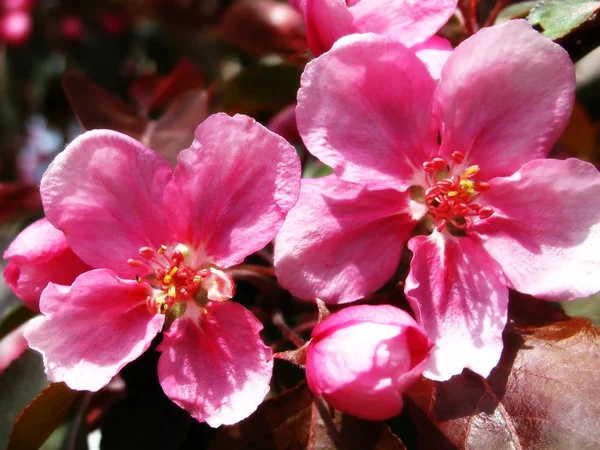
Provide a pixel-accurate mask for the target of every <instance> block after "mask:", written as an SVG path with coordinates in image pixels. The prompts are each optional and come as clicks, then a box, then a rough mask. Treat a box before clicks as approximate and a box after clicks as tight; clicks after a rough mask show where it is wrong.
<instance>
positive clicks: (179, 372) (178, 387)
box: [158, 302, 273, 427]
mask: <svg viewBox="0 0 600 450" xmlns="http://www.w3.org/2000/svg"><path fill="white" fill-rule="evenodd" d="M190 307H193V304H188V310H189V309H190ZM193 316H195V317H193ZM198 319H199V322H198ZM261 329H262V324H261V323H260V322H259V321H258V319H256V317H254V316H253V315H252V313H250V311H248V310H247V309H245V308H244V307H243V306H241V305H239V304H237V303H233V302H224V303H220V302H210V303H209V304H208V305H207V306H206V312H204V313H201V312H200V310H199V309H196V311H195V313H194V314H193V315H192V316H191V317H190V311H186V314H185V316H184V317H183V318H181V319H178V320H176V321H175V322H174V323H173V325H172V326H171V328H170V329H169V331H168V332H166V333H165V334H164V339H163V341H162V342H161V344H160V345H159V346H158V350H159V351H161V352H162V355H161V356H160V359H159V360H158V377H159V380H160V384H161V386H162V388H163V390H164V391H165V394H167V396H168V397H169V398H170V399H171V400H173V401H174V402H175V403H176V404H177V405H179V406H180V407H182V408H183V409H185V410H186V411H187V412H189V413H190V414H191V415H192V417H194V418H195V419H197V420H199V421H201V422H206V423H208V424H209V425H210V426H211V427H218V426H220V425H222V424H226V425H229V424H233V423H236V422H238V421H240V420H242V419H244V418H246V417H248V416H249V415H250V414H252V413H253V412H254V411H255V410H256V408H257V407H258V405H259V404H260V403H261V402H262V400H263V399H264V397H265V395H267V392H269V381H270V380H271V374H272V371H273V359H272V352H271V349H270V347H267V346H266V345H265V344H264V343H263V341H262V339H261V338H260V336H259V332H260V330H261Z"/></svg>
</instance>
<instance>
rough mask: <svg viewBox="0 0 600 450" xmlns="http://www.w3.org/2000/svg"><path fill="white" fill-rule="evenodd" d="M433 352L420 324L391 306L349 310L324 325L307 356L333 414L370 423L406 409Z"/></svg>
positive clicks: (309, 371) (312, 381)
mask: <svg viewBox="0 0 600 450" xmlns="http://www.w3.org/2000/svg"><path fill="white" fill-rule="evenodd" d="M432 346H433V342H431V341H430V340H429V339H428V338H427V336H426V335H425V333H424V332H423V331H422V330H421V329H420V327H419V326H418V325H417V323H416V322H415V321H414V320H413V319H412V317H410V315H408V314H407V313H406V312H404V311H402V310H401V309H398V308H395V307H393V306H390V305H378V306H371V305H361V306H350V307H348V308H344V309H342V310H341V311H339V312H337V313H335V314H333V315H331V316H330V317H329V318H327V319H326V320H325V321H323V322H321V323H320V324H319V325H317V327H316V328H315V329H314V331H313V333H312V340H311V342H310V344H309V346H308V348H307V353H306V358H307V359H306V377H307V381H308V385H309V387H310V389H311V390H312V391H313V392H314V393H315V394H317V395H321V396H323V397H324V398H325V400H326V401H327V402H328V403H329V404H330V405H331V406H332V407H334V408H336V409H339V410H341V411H343V412H346V413H350V414H353V415H355V416H357V417H361V418H363V419H368V420H384V419H388V418H390V417H393V416H395V415H397V414H398V413H399V412H400V410H401V409H402V392H403V391H405V390H406V389H407V388H408V387H410V385H411V384H413V383H414V382H415V381H416V380H417V379H418V378H420V376H421V373H422V372H423V369H424V367H425V364H426V363H427V359H428V354H429V350H430V349H431V347H432Z"/></svg>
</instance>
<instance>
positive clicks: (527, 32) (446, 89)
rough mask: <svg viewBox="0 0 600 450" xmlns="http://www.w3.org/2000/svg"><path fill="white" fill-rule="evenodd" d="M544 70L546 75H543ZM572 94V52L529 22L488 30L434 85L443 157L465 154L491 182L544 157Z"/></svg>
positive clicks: (462, 48)
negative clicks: (570, 53)
mask: <svg viewBox="0 0 600 450" xmlns="http://www.w3.org/2000/svg"><path fill="white" fill-rule="evenodd" d="M540 74H544V81H543V82H541V81H540ZM574 95H575V72H574V69H573V63H572V62H571V60H570V58H569V55H568V54H567V52H566V51H564V50H563V49H562V48H561V47H560V46H559V45H557V44H554V43H553V42H552V41H550V40H549V39H546V38H545V37H543V36H541V35H540V34H539V33H538V32H537V31H535V30H534V29H533V28H531V26H530V25H529V24H528V23H527V22H526V21H525V20H511V21H508V22H506V23H504V24H502V25H498V26H494V27H491V28H484V29H482V30H480V31H479V32H478V33H477V34H475V35H474V36H472V37H470V38H469V39H467V40H466V41H464V42H463V43H462V44H460V45H459V46H458V47H457V48H456V49H455V50H454V52H453V54H452V55H451V56H450V58H449V59H448V62H447V63H446V65H445V66H444V69H443V71H442V81H441V83H440V84H439V87H438V89H437V91H436V103H437V107H438V108H439V111H440V116H441V120H442V122H443V128H442V149H441V153H442V155H443V156H450V154H451V153H452V152H454V151H461V152H463V153H464V154H465V155H466V159H465V162H464V165H465V167H467V166H468V165H471V164H478V165H479V166H480V168H481V177H482V179H484V180H487V179H489V178H492V177H496V176H507V175H511V174H513V173H514V172H515V171H516V170H518V169H519V167H521V165H523V164H524V163H526V162H527V161H530V160H532V159H536V158H544V157H545V156H546V155H547V154H548V152H549V151H550V148H551V147H552V145H553V144H554V143H555V142H556V141H557V140H558V138H559V137H560V135H561V133H562V131H563V130H564V129H565V127H566V125H567V122H568V120H569V116H570V115H571V109H572V107H573V101H574Z"/></svg>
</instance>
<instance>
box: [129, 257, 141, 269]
mask: <svg viewBox="0 0 600 450" xmlns="http://www.w3.org/2000/svg"><path fill="white" fill-rule="evenodd" d="M127 264H129V265H130V266H131V267H142V266H144V265H145V264H144V263H143V262H142V261H139V260H137V259H133V258H129V259H128V260H127Z"/></svg>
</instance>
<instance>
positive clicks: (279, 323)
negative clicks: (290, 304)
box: [272, 311, 306, 348]
mask: <svg viewBox="0 0 600 450" xmlns="http://www.w3.org/2000/svg"><path fill="white" fill-rule="evenodd" d="M272 321H273V325H275V326H276V327H277V328H278V329H279V331H280V332H281V334H283V335H284V336H285V337H286V338H287V340H288V341H290V342H291V343H292V344H294V345H295V346H296V347H297V348H300V347H302V346H303V345H304V344H306V342H304V339H302V338H301V337H300V336H298V335H297V334H296V333H294V331H293V330H292V329H291V328H290V327H288V326H287V324H286V323H285V320H284V319H283V315H282V314H281V311H277V312H276V313H275V315H274V316H273V319H272Z"/></svg>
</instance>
